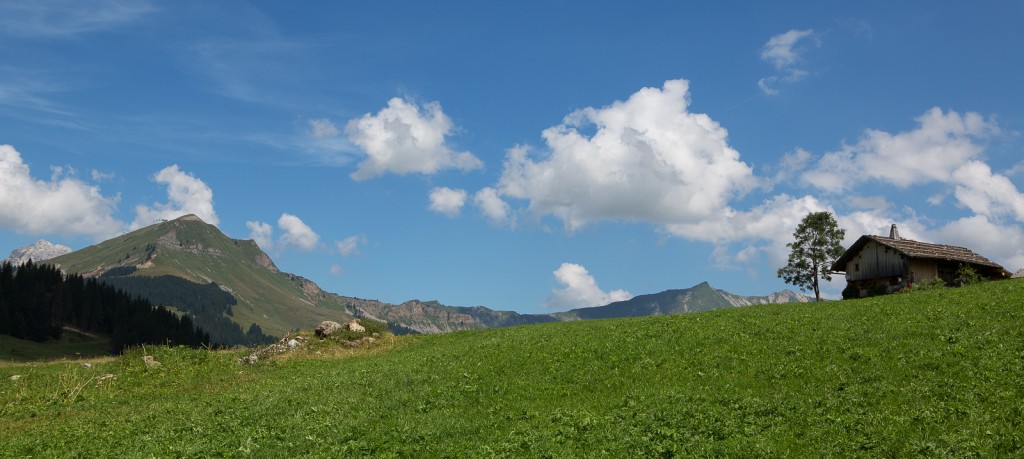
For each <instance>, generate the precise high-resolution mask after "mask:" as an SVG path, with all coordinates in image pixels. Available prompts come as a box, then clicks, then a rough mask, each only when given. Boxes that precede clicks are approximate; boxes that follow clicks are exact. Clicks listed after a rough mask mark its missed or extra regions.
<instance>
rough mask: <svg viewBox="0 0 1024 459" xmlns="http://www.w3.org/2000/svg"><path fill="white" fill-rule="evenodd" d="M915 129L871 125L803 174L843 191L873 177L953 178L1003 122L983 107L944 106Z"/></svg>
mask: <svg viewBox="0 0 1024 459" xmlns="http://www.w3.org/2000/svg"><path fill="white" fill-rule="evenodd" d="M916 120H917V123H918V127H917V128H916V129H914V130H912V131H907V132H900V133H897V134H890V133H888V132H885V131H880V130H874V129H871V130H868V131H866V132H865V133H864V136H862V137H861V139H860V140H859V141H857V143H855V144H852V145H844V146H843V148H842V149H841V150H839V151H835V152H830V153H826V154H825V155H824V156H822V158H821V159H820V161H818V164H817V166H816V167H815V168H813V169H811V170H809V171H807V172H806V173H804V175H803V179H804V180H805V181H807V182H808V183H810V184H811V185H814V186H815V187H818V188H820V189H822V190H825V191H831V192H842V191H846V190H848V189H850V188H851V187H852V186H854V185H857V184H859V183H862V182H865V181H868V180H877V181H880V182H883V183H889V184H892V185H896V186H898V187H901V188H906V187H908V186H911V185H919V184H923V183H928V182H944V183H949V182H952V181H953V178H954V177H953V172H954V171H955V170H957V169H958V168H960V167H961V166H963V165H965V164H966V163H967V162H968V161H971V160H973V159H976V158H978V157H979V156H980V155H981V154H982V152H983V151H984V146H983V145H981V144H980V143H979V141H980V140H982V139H985V138H987V137H989V136H991V135H993V134H995V133H998V132H999V128H998V127H997V126H996V124H995V123H994V122H993V121H988V120H985V119H984V118H983V117H982V116H981V115H979V114H977V113H967V114H966V115H960V114H959V113H957V112H954V111H949V112H943V111H942V110H941V109H939V108H938V107H935V108H932V109H931V110H928V111H927V112H925V113H924V114H923V115H921V116H919V117H917V118H916Z"/></svg>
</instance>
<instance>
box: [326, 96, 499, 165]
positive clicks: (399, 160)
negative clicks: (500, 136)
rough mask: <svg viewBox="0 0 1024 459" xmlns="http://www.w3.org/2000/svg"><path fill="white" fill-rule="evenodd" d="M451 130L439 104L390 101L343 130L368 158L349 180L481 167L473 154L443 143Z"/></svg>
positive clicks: (399, 99)
mask: <svg viewBox="0 0 1024 459" xmlns="http://www.w3.org/2000/svg"><path fill="white" fill-rule="evenodd" d="M452 129H453V125H452V121H451V119H449V118H448V116H447V115H445V114H444V111H442V110H441V104H439V103H437V102H430V103H427V104H424V105H423V106H422V107H420V106H418V105H417V104H415V103H413V102H409V101H406V100H403V99H401V98H398V97H395V98H392V99H391V100H389V101H388V106H387V107H385V108H383V109H381V110H380V111H379V112H377V114H376V115H372V114H369V113H367V114H365V115H363V116H362V117H361V118H357V119H353V120H351V121H349V122H348V125H347V126H346V127H345V133H346V134H347V135H348V139H349V141H351V142H352V143H353V144H355V145H356V146H358V147H359V148H360V149H362V150H363V151H364V152H365V153H366V156H367V157H366V159H365V160H363V161H362V162H360V163H359V165H358V167H357V169H356V171H355V172H353V173H352V174H351V177H352V178H353V179H355V180H366V179H370V178H373V177H377V176H379V175H383V174H386V173H392V174H399V175H405V174H410V173H419V174H433V173H435V172H437V171H439V170H442V169H451V168H454V169H461V170H473V169H478V168H481V167H483V162H481V161H480V160H479V159H478V158H477V157H476V156H473V154H471V153H469V152H465V151H464V152H458V151H455V150H452V149H451V148H450V147H449V146H448V145H447V144H446V143H445V137H447V136H449V135H450V134H451V132H452Z"/></svg>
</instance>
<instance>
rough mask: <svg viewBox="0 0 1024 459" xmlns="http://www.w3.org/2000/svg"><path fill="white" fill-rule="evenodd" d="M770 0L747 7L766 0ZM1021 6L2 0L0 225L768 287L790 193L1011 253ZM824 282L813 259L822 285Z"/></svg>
mask: <svg viewBox="0 0 1024 459" xmlns="http://www.w3.org/2000/svg"><path fill="white" fill-rule="evenodd" d="M762 3H764V4H762ZM1022 23H1024V3H1021V2H1019V1H1013V2H1011V1H1006V2H934V1H921V2H895V3H894V2H802V3H798V2H792V3H787V4H784V5H778V4H775V3H771V4H768V3H765V2H752V3H751V4H748V3H729V2H700V3H697V2H621V3H601V2H504V3H494V2H394V1H382V2H360V3H359V4H355V2H306V3H302V4H301V5H296V4H293V3H284V2H234V1H223V2H199V1H197V2H187V1H186V2H148V1H121V0H115V1H101V2H94V1H58V2H47V1H31V2H18V1H13V2H4V3H2V4H0V145H3V146H2V147H0V250H5V251H6V250H11V249H14V248H16V247H19V246H22V245H26V244H28V243H31V242H34V241H35V240H37V239H40V238H45V239H47V240H50V241H53V242H58V243H63V244H65V245H69V246H71V247H72V248H75V249H78V248H82V247H85V246H87V245H89V244H92V243H95V242H97V241H100V240H103V239H105V238H108V237H111V236H114V235H117V234H120V233H123V232H125V231H129V230H131V229H134V228H138V227H140V226H145V225H148V224H151V223H153V222H154V221H157V220H159V219H163V218H173V217H175V216H179V215H183V214H186V213H196V214H198V215H199V216H201V217H202V218H204V219H205V220H206V221H207V222H209V223H213V224H216V225H217V226H218V227H219V228H220V229H221V230H222V231H223V232H225V233H226V234H228V235H229V236H231V237H234V238H244V239H249V238H252V239H256V240H257V241H258V242H259V243H260V244H261V246H262V247H263V248H264V249H265V250H266V251H267V252H268V253H270V254H271V256H272V257H273V258H274V260H275V261H276V262H277V264H278V265H279V266H280V267H281V268H282V269H283V270H285V271H288V272H292V273H296V274H299V275H302V276H305V277H308V278H310V279H312V280H314V281H316V282H317V283H319V284H320V285H321V286H322V287H323V288H324V289H325V290H328V291H331V292H335V293H339V294H343V295H350V296H357V297H361V298H375V299H380V300H383V301H388V302H396V303H397V302H402V301H405V300H409V299H414V298H415V299H421V300H427V299H437V300H439V301H442V302H443V303H446V304H452V305H464V306H470V305H485V306H488V307H492V308H496V309H514V310H517V311H521V312H549V311H554V310H564V309H569V308H571V307H581V306H593V305H600V304H604V303H607V302H609V301H612V300H617V299H623V298H628V297H629V296H631V295H637V294H644V293H655V292H659V291H662V290H666V289H671V288H686V287H690V286H692V285H695V284H697V283H699V282H701V281H705V280H706V281H709V282H711V284H712V285H713V286H715V287H717V288H722V289H725V290H728V291H731V292H733V293H737V294H745V295H763V294H768V293H770V292H773V291H778V290H781V289H783V288H787V287H788V286H786V285H785V284H784V283H782V282H781V280H779V279H778V278H777V277H776V276H775V271H776V269H777V268H778V267H779V266H782V264H784V263H785V257H786V254H787V252H786V247H785V244H786V243H787V242H789V240H790V237H791V234H792V231H793V229H794V228H795V226H796V224H797V223H798V222H799V220H800V218H802V217H803V216H804V215H806V214H807V213H809V212H812V211H817V210H829V211H832V212H834V213H835V214H836V215H837V217H838V219H839V222H840V224H841V226H843V227H844V228H845V229H846V230H847V243H852V241H854V240H855V239H856V238H857V237H858V236H860V235H861V234H869V233H870V234H887V232H888V228H889V225H890V224H892V223H896V224H898V225H899V226H900V232H901V234H902V235H903V236H904V237H909V238H913V239H917V240H923V241H930V242H941V243H947V244H953V245H962V246H966V247H970V248H972V249H974V250H975V251H977V252H979V253H981V254H982V255H985V256H987V257H989V258H991V259H993V260H995V261H997V262H999V263H1002V264H1003V265H1004V266H1005V267H1006V268H1007V269H1009V270H1011V271H1015V270H1017V269H1019V268H1021V267H1024V193H1022V191H1021V189H1022V184H1024V155H1022V151H1024V139H1022V137H1021V133H1022V132H1024V108H1022V107H1024V90H1022V88H1021V86H1020V82H1021V81H1024V60H1022V59H1021V57H1020V56H1024V28H1022V27H1020V24H1022ZM842 287H843V282H842V280H838V281H837V282H834V283H833V284H831V285H829V286H827V287H826V289H825V292H826V294H831V295H833V296H835V295H837V294H838V292H839V291H840V290H841V289H842Z"/></svg>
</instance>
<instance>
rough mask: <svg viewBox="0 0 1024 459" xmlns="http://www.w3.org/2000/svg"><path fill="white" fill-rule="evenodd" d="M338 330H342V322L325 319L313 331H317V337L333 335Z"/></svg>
mask: <svg viewBox="0 0 1024 459" xmlns="http://www.w3.org/2000/svg"><path fill="white" fill-rule="evenodd" d="M338 330H341V324H339V323H337V322H335V321H333V320H325V321H323V322H320V325H317V326H316V328H315V329H313V332H314V333H316V336H317V338H321V339H322V338H326V337H328V336H331V335H333V334H334V333H335V332H337V331H338Z"/></svg>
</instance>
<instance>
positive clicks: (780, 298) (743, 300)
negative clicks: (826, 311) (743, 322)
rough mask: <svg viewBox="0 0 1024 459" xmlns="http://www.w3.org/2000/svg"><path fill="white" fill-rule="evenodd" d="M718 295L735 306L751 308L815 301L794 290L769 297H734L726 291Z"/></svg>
mask: <svg viewBox="0 0 1024 459" xmlns="http://www.w3.org/2000/svg"><path fill="white" fill-rule="evenodd" d="M718 293H720V294H722V298H725V300H726V301H728V302H729V303H730V304H732V305H733V306H750V305H754V304H777V303H806V302H808V301H811V300H813V298H810V297H808V296H804V295H801V294H799V293H796V292H794V291H792V290H783V291H781V292H775V293H772V294H770V295H767V296H740V295H733V294H732V293H729V292H727V291H725V290H718Z"/></svg>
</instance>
